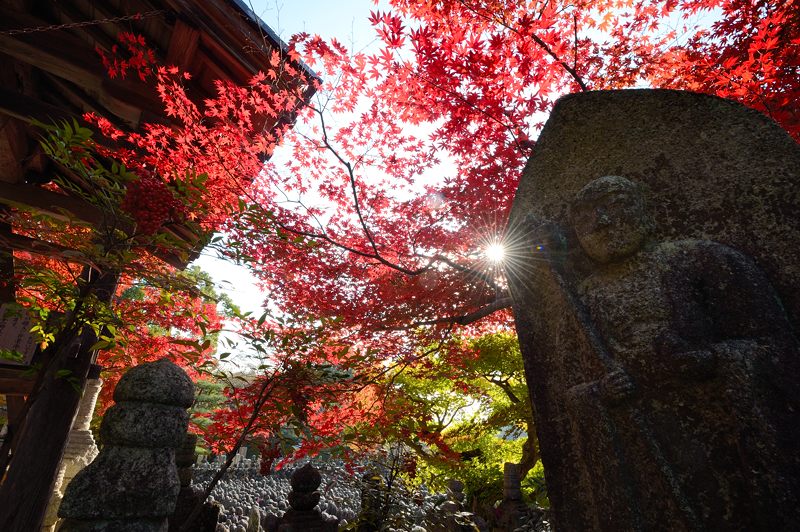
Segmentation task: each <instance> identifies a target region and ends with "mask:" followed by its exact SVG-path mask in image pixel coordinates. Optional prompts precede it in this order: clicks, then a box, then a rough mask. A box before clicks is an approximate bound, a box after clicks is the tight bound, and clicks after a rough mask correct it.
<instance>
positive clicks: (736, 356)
mask: <svg viewBox="0 0 800 532" xmlns="http://www.w3.org/2000/svg"><path fill="white" fill-rule="evenodd" d="M623 176H624V177H623ZM799 178H800V149H799V148H798V146H797V144H796V143H795V142H794V141H792V139H790V138H789V137H788V136H787V135H786V133H785V132H783V131H782V130H780V128H779V127H777V126H776V125H775V124H774V123H772V122H770V121H769V119H767V118H765V117H763V116H761V115H758V114H757V113H754V112H752V111H749V110H747V109H745V108H743V107H742V106H740V105H738V104H735V103H733V102H728V101H725V100H722V99H719V98H714V97H709V96H704V95H697V94H689V93H681V92H678V91H609V92H593V93H586V94H582V95H572V96H569V97H566V98H564V99H562V100H561V101H559V103H558V104H557V105H556V108H555V110H554V112H553V115H552V116H551V118H550V120H549V121H548V123H547V124H546V126H545V128H544V130H543V132H542V135H541V137H540V139H539V141H538V142H537V149H536V152H535V153H534V155H533V156H532V157H531V159H530V161H529V162H528V165H527V167H526V170H525V175H524V176H523V178H522V180H521V181H520V186H519V190H518V192H517V196H516V197H515V200H514V206H513V208H512V213H511V220H510V224H509V237H508V238H509V240H510V241H512V242H513V241H515V239H516V242H517V246H518V248H519V250H518V252H519V253H521V254H522V255H519V256H524V257H527V258H525V259H522V260H517V261H516V262H510V263H509V264H508V266H507V277H508V279H509V291H510V292H511V294H512V296H513V297H514V312H515V320H516V326H517V332H518V334H519V337H520V344H521V347H522V352H523V360H524V363H525V370H526V376H527V379H528V384H529V389H530V393H531V402H532V404H533V407H534V417H535V419H536V426H537V433H538V437H539V442H540V445H541V453H542V461H543V463H544V468H545V475H546V480H547V487H548V494H549V497H550V501H551V503H552V514H551V515H552V517H553V521H554V522H553V525H554V527H555V528H557V529H560V530H607V531H612V530H613V531H616V530H770V529H774V530H790V529H793V528H794V527H796V523H797V522H800V456H799V455H798V453H797V452H796V447H797V443H798V442H799V441H800V403H798V400H799V399H800V395H799V392H800V389H799V385H798V383H800V351H799V350H798V342H797V336H796V331H797V328H798V324H800V304H798V303H799V300H798V293H799V292H800V251H799V250H800V223H798V218H797V216H796V213H797V212H798V209H800V192H798V187H797V182H798V179H799ZM792 212H794V213H795V214H791V213H792ZM513 254H514V252H513V250H512V252H510V253H509V255H512V256H513Z"/></svg>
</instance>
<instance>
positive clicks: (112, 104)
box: [0, 4, 163, 126]
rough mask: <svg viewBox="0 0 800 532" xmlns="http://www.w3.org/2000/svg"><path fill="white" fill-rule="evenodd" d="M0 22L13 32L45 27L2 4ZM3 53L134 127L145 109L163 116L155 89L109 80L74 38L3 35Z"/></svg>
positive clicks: (133, 81) (91, 53)
mask: <svg viewBox="0 0 800 532" xmlns="http://www.w3.org/2000/svg"><path fill="white" fill-rule="evenodd" d="M0 21H2V26H3V27H11V28H18V27H36V26H42V25H46V22H45V21H42V20H40V19H38V18H35V17H32V16H30V15H27V14H25V13H19V12H16V11H14V10H11V9H8V8H7V7H5V6H3V5H2V4H0ZM0 52H3V53H6V54H8V55H10V56H11V57H13V58H15V59H17V60H18V61H20V62H22V63H28V64H30V65H33V66H35V67H37V68H39V69H41V70H44V71H46V72H49V73H51V74H54V75H56V76H58V77H61V78H64V79H67V80H69V81H72V82H73V83H75V84H76V85H78V86H80V87H81V88H83V89H84V90H86V91H87V92H88V93H89V94H91V95H92V96H94V97H96V98H97V99H98V101H99V102H100V103H101V104H102V105H104V106H105V107H106V108H108V109H109V110H110V111H111V112H113V113H114V114H116V115H117V116H119V117H120V118H123V119H124V120H126V121H127V122H129V123H131V125H134V126H135V125H138V123H139V120H140V116H141V109H143V108H146V109H148V110H151V111H154V112H155V113H156V114H163V105H162V104H161V101H160V100H159V99H158V97H157V96H156V94H155V91H153V90H152V88H150V87H149V86H148V85H146V84H145V83H143V82H141V81H139V80H138V79H135V78H134V77H132V78H128V79H125V80H123V81H117V80H112V79H109V78H108V76H107V75H106V73H105V71H104V69H103V67H102V65H101V63H100V60H99V58H97V54H96V52H95V51H94V49H93V48H92V47H91V46H89V44H88V43H87V42H86V41H84V40H81V39H78V38H76V37H74V36H72V35H69V34H66V33H64V32H61V31H52V32H48V33H28V34H19V35H2V34H0Z"/></svg>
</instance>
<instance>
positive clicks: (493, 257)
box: [483, 243, 506, 263]
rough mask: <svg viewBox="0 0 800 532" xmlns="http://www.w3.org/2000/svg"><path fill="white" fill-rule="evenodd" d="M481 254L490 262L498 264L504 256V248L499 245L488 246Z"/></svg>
mask: <svg viewBox="0 0 800 532" xmlns="http://www.w3.org/2000/svg"><path fill="white" fill-rule="evenodd" d="M483 253H484V254H485V255H486V258H487V259H488V260H489V261H490V262H494V263H499V262H503V259H504V258H505V256H506V248H505V247H504V246H503V244H499V243H494V244H489V245H488V246H486V249H484V250H483Z"/></svg>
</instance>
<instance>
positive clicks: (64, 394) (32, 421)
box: [0, 270, 117, 532]
mask: <svg viewBox="0 0 800 532" xmlns="http://www.w3.org/2000/svg"><path fill="white" fill-rule="evenodd" d="M90 275H97V272H96V271H92V270H87V271H86V272H85V277H88V276H90ZM116 281H117V275H116V274H114V273H106V274H102V275H100V277H99V278H98V279H97V280H96V281H95V282H94V283H92V284H93V287H92V290H91V291H92V292H93V293H94V294H95V295H96V296H97V298H98V299H100V300H101V301H109V300H110V298H111V296H112V295H113V293H114V289H115V287H116ZM95 341H96V336H95V334H94V332H93V331H92V330H91V328H90V327H84V328H83V331H81V332H75V333H73V334H71V335H67V336H66V337H65V338H63V339H61V340H60V345H58V346H54V350H55V354H54V357H53V360H52V363H50V364H49V365H48V367H47V369H46V370H45V374H44V377H43V379H42V385H41V387H40V388H39V389H38V390H36V391H34V392H33V394H31V396H30V397H29V399H28V402H29V403H30V404H28V405H26V407H27V410H28V413H27V416H26V418H25V424H24V426H23V427H22V432H21V433H20V434H19V438H18V440H17V444H16V452H15V454H14V456H13V457H12V459H11V463H10V465H9V468H8V474H7V475H6V479H5V481H4V482H3V484H2V486H0V530H3V531H4V532H32V531H36V530H39V529H40V528H41V526H42V520H43V519H44V515H45V511H46V510H47V504H48V501H49V500H50V496H51V494H52V490H53V483H54V481H55V476H56V473H57V471H58V465H59V463H60V462H61V458H62V456H63V454H64V448H65V446H66V443H67V435H68V434H69V430H70V428H71V427H72V421H73V419H74V417H75V414H76V412H77V410H78V404H79V402H80V398H81V395H82V393H83V388H84V386H85V384H86V376H87V374H88V372H89V367H90V366H91V364H92V363H93V362H94V352H93V351H91V350H90V349H89V348H90V347H91V346H92V345H93V344H94V343H95Z"/></svg>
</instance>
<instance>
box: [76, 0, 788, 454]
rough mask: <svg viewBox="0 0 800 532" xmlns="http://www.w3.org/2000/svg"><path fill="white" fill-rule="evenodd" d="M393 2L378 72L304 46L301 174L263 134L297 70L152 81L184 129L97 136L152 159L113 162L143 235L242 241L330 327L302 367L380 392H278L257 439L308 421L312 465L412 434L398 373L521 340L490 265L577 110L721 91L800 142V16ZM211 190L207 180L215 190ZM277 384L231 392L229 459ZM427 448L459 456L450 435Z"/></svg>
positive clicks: (599, 0)
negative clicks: (335, 398)
mask: <svg viewBox="0 0 800 532" xmlns="http://www.w3.org/2000/svg"><path fill="white" fill-rule="evenodd" d="M391 3H392V10H391V11H390V12H386V13H383V12H377V13H373V14H372V15H371V17H370V22H371V23H372V25H373V26H374V27H375V30H376V34H377V37H378V40H379V47H378V49H377V50H375V51H374V52H372V53H370V54H366V53H352V52H350V51H349V50H347V49H345V47H344V46H342V45H341V44H340V43H339V42H337V41H336V40H331V41H330V42H325V41H324V40H322V39H321V38H319V37H315V36H310V35H306V34H301V35H298V36H296V37H295V38H294V39H293V47H292V49H291V51H290V52H289V54H290V56H291V57H292V58H296V57H297V54H298V52H297V51H295V50H299V51H302V52H303V54H304V59H305V61H306V62H307V63H308V64H310V65H312V66H313V67H315V68H318V69H319V70H320V71H321V73H322V75H323V77H324V78H325V79H326V80H327V81H326V82H325V83H324V84H320V85H319V87H318V88H319V89H320V92H319V95H320V96H319V97H318V99H317V101H316V102H315V103H314V105H313V106H312V107H309V108H308V109H306V111H304V112H303V113H302V114H301V116H300V117H299V124H298V125H297V127H296V128H295V130H294V131H293V132H292V133H291V134H290V135H287V138H286V139H285V144H286V145H287V148H288V153H289V154H290V155H289V156H287V157H283V158H281V159H279V160H277V161H273V162H270V163H269V164H268V165H267V166H266V167H265V166H263V164H262V161H263V160H264V158H265V157H267V156H270V155H271V154H272V152H273V149H274V147H275V145H276V143H277V142H278V141H279V140H280V139H281V138H282V137H283V136H284V134H285V133H286V132H287V130H288V124H287V125H286V126H285V127H283V128H279V129H278V130H277V131H264V130H263V129H260V124H262V123H263V120H262V119H263V118H265V117H266V118H275V117H278V116H283V115H285V114H286V113H292V112H293V111H294V110H296V108H297V106H298V102H299V101H300V98H301V94H302V91H303V89H304V87H302V86H301V85H295V86H281V85H280V83H279V82H280V80H283V79H287V78H291V77H296V76H298V75H299V73H298V72H297V71H296V70H295V69H294V68H293V67H291V66H290V65H287V64H286V63H284V62H282V58H281V57H279V56H277V55H276V56H273V57H271V58H270V59H271V63H272V65H273V67H275V68H274V69H273V70H270V71H268V72H264V73H260V74H258V75H256V76H254V78H253V79H252V80H251V83H250V84H249V85H248V86H246V87H237V86H233V85H232V84H230V83H228V82H223V81H220V82H218V84H217V90H218V94H217V96H216V97H215V98H214V99H211V100H208V101H206V102H204V105H202V106H198V105H196V104H195V103H193V101H192V100H191V99H190V97H189V95H188V94H187V92H186V89H185V88H184V86H183V84H182V83H183V80H184V79H185V77H184V76H183V75H182V74H181V73H180V72H178V71H177V69H174V68H166V67H159V68H155V69H153V70H152V73H153V76H154V77H153V78H152V79H153V80H154V83H155V86H156V88H157V90H158V92H159V94H160V96H161V98H162V100H163V101H164V104H165V109H166V111H167V113H168V114H169V115H170V116H171V117H174V124H173V125H172V126H166V125H160V124H148V125H145V126H144V127H143V128H142V130H141V131H139V132H136V133H128V132H123V131H119V130H117V129H115V128H114V127H113V126H112V125H111V124H110V123H108V122H106V121H103V120H102V119H101V118H97V117H89V118H90V119H92V120H93V121H94V122H95V123H96V124H97V125H98V126H99V127H100V128H101V129H102V130H103V131H104V132H105V133H106V134H107V135H108V136H109V137H111V138H114V139H117V140H122V141H125V142H127V143H128V144H129V145H131V146H132V147H131V148H127V149H118V150H114V151H113V152H109V153H113V155H114V156H115V157H116V158H118V159H120V160H122V161H123V162H124V163H125V164H126V165H127V166H128V167H129V168H132V169H134V171H135V172H137V173H139V175H140V179H142V181H141V182H140V184H139V185H137V186H135V187H132V188H131V190H130V200H129V201H128V200H126V201H127V204H126V208H127V209H128V210H129V211H130V212H131V213H132V214H133V216H134V217H135V218H136V219H137V221H138V222H139V223H140V225H141V226H142V231H150V230H153V229H154V228H157V226H158V225H160V224H163V223H165V222H167V221H168V220H170V219H172V218H180V217H186V218H187V219H191V220H196V221H198V222H199V223H200V224H201V226H202V227H203V228H205V229H207V230H216V229H219V228H224V229H225V230H227V231H228V233H229V236H230V240H229V242H230V247H229V253H230V254H231V256H234V257H235V258H238V259H243V260H248V261H249V262H250V263H251V264H252V266H253V269H254V270H255V272H256V273H257V275H258V276H259V277H260V279H261V280H262V283H263V285H264V287H265V288H266V289H267V290H268V293H269V297H270V301H271V304H272V305H275V306H276V307H277V308H278V309H280V310H281V311H282V312H285V313H286V314H288V315H292V316H298V317H300V318H301V319H302V320H305V323H306V326H307V327H308V328H309V329H313V328H315V327H317V324H318V323H319V322H320V321H323V322H324V323H325V324H326V327H327V329H326V331H327V332H326V334H327V341H326V342H325V347H323V348H319V349H316V350H314V351H313V352H309V353H306V354H305V355H304V356H306V357H308V359H309V360H310V361H315V362H316V361H325V360H327V361H330V362H332V363H335V364H336V365H337V366H339V367H340V368H342V369H345V370H350V371H352V372H353V373H354V374H357V375H360V376H361V377H362V379H363V380H362V381H361V383H362V384H360V385H351V386H350V387H349V388H347V389H345V388H340V389H339V393H340V397H339V399H340V400H339V403H340V404H339V405H334V404H332V403H330V402H328V401H327V400H322V397H325V396H326V394H328V393H330V392H331V388H326V389H325V390H323V389H321V388H316V387H313V386H310V385H307V384H300V383H298V386H297V387H295V388H293V389H291V390H290V389H288V388H286V387H283V388H282V387H276V388H275V389H274V391H273V392H272V393H274V401H272V402H270V403H269V404H268V405H267V406H266V410H265V411H264V414H263V415H262V417H264V418H265V419H267V418H269V419H270V422H269V424H266V425H263V426H261V427H259V428H257V430H256V431H255V434H256V435H258V434H260V435H261V436H263V437H265V438H266V437H268V436H270V435H272V434H273V432H274V429H275V426H276V425H275V424H279V423H283V422H286V421H287V420H288V419H290V418H291V417H292V416H294V417H300V418H303V420H304V421H305V422H306V423H308V424H309V425H311V426H312V429H313V434H311V435H310V436H309V437H307V438H306V441H305V443H304V444H303V446H302V447H301V448H300V450H299V451H298V452H299V453H306V452H314V451H316V450H318V449H319V448H321V446H323V445H328V444H331V443H334V442H335V441H336V440H337V438H338V437H339V436H340V435H341V434H342V432H343V431H345V429H346V428H347V427H348V426H352V425H354V424H357V423H358V422H359V421H363V420H364V419H369V421H370V423H371V424H373V425H375V426H394V427H402V419H403V416H417V417H418V418H419V419H423V417H420V416H424V413H421V412H402V411H396V410H393V409H391V408H384V406H385V404H386V403H385V402H384V399H385V398H386V397H387V395H389V394H391V393H392V386H391V383H390V382H386V381H385V379H383V376H384V375H385V374H386V373H387V369H388V368H391V367H397V368H403V367H408V366H416V367H417V368H418V369H421V370H426V369H432V368H431V367H429V365H428V366H426V363H427V361H426V353H428V352H430V351H431V350H435V349H438V347H439V346H440V342H441V341H442V340H443V339H446V338H447V337H448V336H449V335H450V333H451V332H452V331H453V330H454V328H456V327H459V328H460V329H461V330H460V334H461V335H463V336H465V337H467V336H470V335H477V334H481V333H482V332H485V331H487V330H493V329H496V328H500V327H508V326H509V325H510V314H509V313H508V311H502V312H494V313H492V312H489V311H490V310H494V309H496V308H503V307H504V301H506V299H507V295H508V294H506V292H505V286H506V285H505V281H504V280H503V279H502V276H501V275H500V273H499V270H498V267H497V266H496V265H494V264H492V263H490V262H489V261H488V260H487V259H486V258H485V257H484V255H483V254H482V253H481V251H482V249H483V248H484V247H485V246H486V245H487V244H489V243H490V242H492V241H494V240H497V239H499V238H500V236H501V235H502V234H503V232H504V229H505V225H506V220H507V215H508V212H509V209H510V206H511V200H512V198H513V194H514V191H515V190H516V187H517V180H518V177H519V175H520V172H521V169H522V166H523V164H524V163H525V161H526V160H527V158H528V157H529V156H530V154H531V152H532V150H533V149H535V141H534V139H535V138H536V136H537V134H538V131H539V130H540V128H541V125H542V123H543V121H544V119H545V116H546V113H547V112H548V111H549V110H550V109H551V107H552V105H553V103H554V101H555V99H556V98H557V97H558V96H560V95H562V94H564V93H567V92H572V91H580V90H586V89H608V88H626V87H633V86H646V85H648V84H649V85H652V86H658V87H671V88H686V89H690V90H698V91H704V92H709V93H713V94H718V95H720V96H724V97H729V98H734V99H737V100H739V101H741V102H743V103H744V104H746V105H749V106H751V107H753V108H755V109H758V110H760V111H762V112H765V113H767V114H769V115H770V116H772V117H773V118H774V119H775V120H776V121H778V123H779V124H781V125H782V126H783V127H784V128H785V129H786V130H787V131H788V132H789V133H790V134H791V135H793V136H794V137H795V138H800V121H799V120H798V112H797V106H796V105H795V102H797V101H798V100H800V81H798V80H800V76H798V71H797V69H798V62H797V57H798V55H800V54H798V52H799V51H800V50H798V47H800V19H799V18H798V17H800V15H799V13H800V9H798V8H797V7H798V6H797V5H796V0H785V1H782V2H774V1H770V0H579V1H577V2H576V1H574V0H570V1H564V0H555V1H549V2H518V1H516V0H515V1H511V0H492V1H489V2H477V1H473V0H393V1H392V2H391ZM702 17H706V18H707V20H710V21H711V22H710V23H709V22H705V23H704V22H703V19H702ZM140 44H141V43H140V42H139V41H138V40H135V39H127V40H126V41H125V50H123V51H124V52H125V53H126V58H125V59H120V60H112V59H108V58H106V59H105V61H106V64H107V66H108V67H109V69H110V70H111V71H112V72H114V73H115V74H119V75H122V74H123V72H124V71H125V70H126V69H131V68H132V69H135V70H136V71H137V72H138V73H139V75H140V76H142V75H144V74H148V75H149V72H150V70H148V71H147V72H146V73H145V70H147V68H146V67H145V66H144V63H146V62H147V61H149V57H148V56H147V54H146V53H144V52H142V50H141V49H140V46H139V45H140ZM116 52H120V50H116ZM309 83H316V82H315V81H309ZM443 162H446V163H448V164H444V165H443V164H441V163H443ZM198 175H206V176H207V179H205V180H204V181H203V183H202V184H198V183H197V182H196V181H195V180H194V178H193V177H192V176H198ZM153 179H155V180H161V181H162V182H163V183H162V184H163V187H155V186H154V185H153V181H152V180H153ZM165 187H166V189H168V190H167V191H166V192H165V191H164V190H165ZM177 189H181V190H188V192H186V193H185V195H184V196H182V197H184V198H188V199H187V201H185V202H184V206H185V211H182V210H181V209H180V208H179V207H178V206H177V205H176V204H175V203H174V202H172V201H171V200H170V199H169V197H168V193H169V192H170V191H174V190H177ZM137 190H138V192H137ZM151 190H158V191H159V192H158V195H159V196H160V197H159V198H158V199H157V200H156V204H158V205H159V206H160V210H161V212H160V213H157V216H153V217H151V218H148V217H147V216H145V214H144V211H146V210H148V209H151V206H152V203H149V201H150V200H149V199H145V196H146V194H142V193H141V191H151ZM137 194H138V196H137ZM309 196H310V197H311V200H312V201H313V204H309V203H307V198H308V197H309ZM239 198H242V199H243V200H244V203H246V204H249V205H248V206H247V208H245V209H242V210H240V209H238V205H239V204H238V199H239ZM233 214H235V215H236V216H234V217H233V218H231V215H233ZM483 309H488V310H487V311H486V312H484V311H483ZM479 318H481V319H479ZM259 326H260V324H259V325H255V327H256V328H258V327H259ZM332 346H333V347H332ZM454 356H455V355H454ZM287 382H291V380H290V379H289V380H287ZM260 384H263V381H256V382H254V383H253V384H252V385H250V386H248V387H246V388H243V389H241V390H235V391H234V392H232V393H234V396H232V397H231V399H232V400H235V401H237V402H236V403H235V404H236V405H238V406H236V407H235V408H233V409H232V410H231V411H228V412H221V413H219V414H218V417H217V418H216V420H217V423H215V424H214V425H213V427H215V428H214V429H213V430H216V431H217V433H218V436H219V440H218V441H220V442H227V443H230V441H231V439H230V438H231V437H232V434H233V431H234V430H235V428H237V427H238V428H241V427H242V426H243V425H242V424H243V420H246V419H247V418H248V416H249V415H250V414H252V411H253V409H254V408H255V407H254V406H253V405H254V404H255V399H254V397H255V395H257V393H256V392H257V391H258V390H259V385H260ZM345 391H347V392H348V393H346V394H345ZM254 394H255V395H254ZM248 404H249V405H250V406H249V407H248ZM390 404H391V403H390ZM281 405H282V406H281ZM286 405H293V406H294V411H287V410H286ZM248 408H249V409H250V410H249V411H248ZM418 438H419V439H421V440H423V441H425V442H426V443H427V444H428V445H431V446H436V447H438V448H439V449H440V450H441V451H442V453H444V454H447V453H448V450H447V448H446V445H445V444H444V442H443V441H442V439H441V435H438V434H435V433H433V434H431V433H425V432H422V433H420V434H418Z"/></svg>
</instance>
